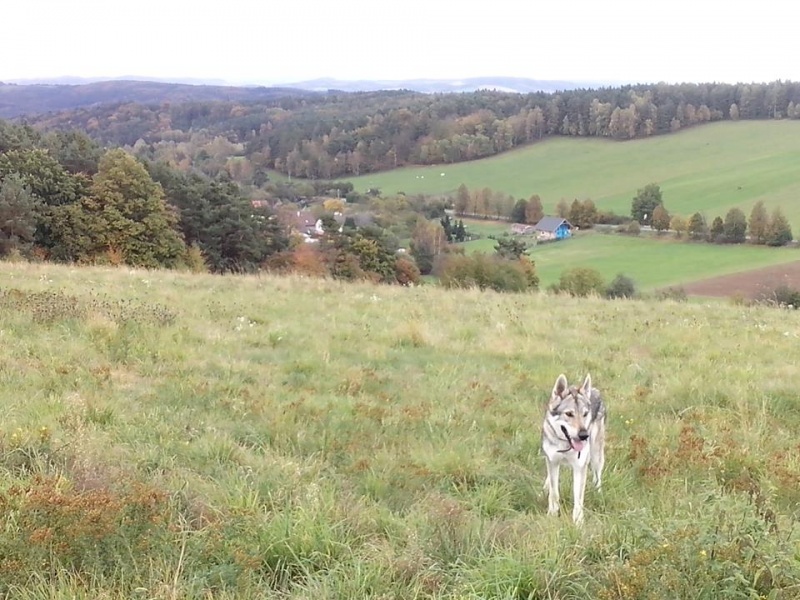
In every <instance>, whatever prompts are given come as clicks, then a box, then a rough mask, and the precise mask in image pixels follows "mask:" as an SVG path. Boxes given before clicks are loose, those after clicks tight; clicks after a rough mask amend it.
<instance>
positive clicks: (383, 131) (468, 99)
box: [26, 81, 800, 188]
mask: <svg viewBox="0 0 800 600" xmlns="http://www.w3.org/2000/svg"><path fill="white" fill-rule="evenodd" d="M798 118H800V84H798V83H794V82H789V81H774V82H771V83H751V84H723V83H709V84H665V83H662V84H655V85H634V86H622V87H613V88H612V87H608V88H600V89H578V90H565V91H561V92H554V93H544V92H540V93H529V94H517V93H507V92H497V91H477V92H472V93H459V94H445V93H442V94H422V93H417V92H409V91H384V92H368V93H335V92H330V93H327V94H318V95H313V94H298V95H295V96H292V95H288V96H284V95H281V96H279V97H275V98H271V99H269V100H264V101H253V102H243V101H194V100H190V101H186V102H162V103H130V102H128V103H115V104H104V105H100V106H96V107H90V108H78V109H74V110H69V111H62V112H56V113H49V114H46V115H40V116H29V117H27V118H26V122H27V123H29V124H31V125H34V126H35V127H36V128H37V129H44V130H49V129H54V128H55V129H65V128H66V129H69V128H78V129H80V130H82V131H84V132H86V133H87V134H88V135H89V136H91V137H92V138H93V139H95V140H96V141H98V142H99V143H101V144H105V145H114V146H122V147H129V148H131V149H133V150H134V152H135V153H136V154H137V155H139V156H142V157H144V158H147V159H149V160H160V161H164V162H166V163H168V164H170V165H172V166H173V167H175V168H177V169H179V170H181V171H184V172H190V171H192V170H198V171H201V172H203V173H205V174H207V175H210V176H212V177H213V176H216V175H218V174H219V173H221V172H222V171H225V172H227V173H228V175H229V176H230V177H231V178H232V179H233V180H234V181H237V182H239V183H242V184H246V185H252V186H254V187H256V188H258V187H261V186H262V185H263V184H264V183H265V182H266V181H267V179H268V178H269V172H270V171H271V170H273V171H278V172H280V173H283V174H285V175H287V176H289V177H294V178H306V179H312V180H314V179H333V178H339V177H346V176H355V175H361V174H365V173H369V172H375V171H380V170H386V169H393V168H396V167H401V166H405V165H427V164H445V163H455V162H460V161H468V160H473V159H478V158H483V157H487V156H492V155H495V154H498V153H501V152H505V151H507V150H511V149H513V148H516V147H519V146H522V145H526V144H531V143H535V142H537V141H539V140H541V139H543V138H546V137H549V136H594V137H604V138H610V139H615V140H628V139H634V138H642V137H648V136H654V135H660V134H665V133H670V132H675V131H678V130H680V129H681V128H685V127H691V126H694V125H699V124H702V123H707V122H710V121H719V120H739V119H798Z"/></svg>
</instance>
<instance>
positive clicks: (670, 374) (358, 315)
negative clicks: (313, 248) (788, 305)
mask: <svg viewBox="0 0 800 600" xmlns="http://www.w3.org/2000/svg"><path fill="white" fill-rule="evenodd" d="M579 242H580V241H579V240H576V243H579ZM0 307H1V308H2V310H0V341H2V343H1V344H0V381H2V386H0V394H2V399H1V401H2V405H3V407H4V411H3V415H4V418H3V421H2V424H0V473H2V477H0V511H2V517H3V519H2V520H3V525H4V527H3V529H2V531H0V596H2V597H9V598H11V597H13V598H22V599H27V598H52V599H62V598H63V599H66V598H70V599H74V598H87V599H88V598H107V599H118V598H119V599H122V598H205V599H207V598H287V599H300V598H315V599H320V598H331V599H333V598H337V599H339V598H359V599H360V598H385V599H388V598H420V599H428V598H430V599H446V598H466V599H468V598H474V599H478V598H508V599H512V598H514V599H517V598H551V599H557V598H558V599H567V598H569V599H576V598H577V599H584V598H585V599H599V600H613V599H628V600H634V599H640V598H692V599H697V598H702V599H705V598H708V599H711V598H721V597H726V598H742V599H744V598H771V599H790V598H797V597H798V596H799V595H800V562H799V560H800V555H798V551H797V548H798V547H800V545H799V544H800V533H799V532H798V530H797V528H796V526H795V521H796V519H797V517H798V515H800V504H799V503H800V452H798V451H799V450H800V445H798V441H797V436H796V433H797V431H798V430H800V408H798V403H797V390H798V389H800V368H798V365H797V362H796V360H794V359H793V358H791V357H793V356H795V355H796V349H797V344H798V337H800V323H798V322H797V320H796V319H794V318H787V317H790V316H792V314H791V313H787V312H783V311H779V310H777V309H768V308H764V307H741V306H733V305H730V306H729V305H719V304H715V305H713V306H706V305H702V304H697V305H689V304H680V303H673V302H664V303H659V304H654V303H648V302H643V301H614V302H611V301H604V300H600V299H588V300H578V299H572V298H560V297H559V298H557V297H553V296H548V295H546V294H532V295H499V294H495V293H482V292H479V291H477V290H465V291H453V292H448V291H445V290H443V289H440V288H437V287H434V286H423V287H419V288H413V289H406V288H400V287H389V286H372V285H368V284H344V283H340V282H334V281H328V280H311V279H301V278H277V277H272V276H241V277H233V276H226V277H222V276H211V275H190V274H181V273H174V272H148V271H141V270H128V269H110V268H72V267H65V266H54V265H28V264H21V263H13V264H12V263H2V264H0ZM562 371H563V372H565V373H566V374H567V375H568V376H569V378H570V380H571V381H572V380H575V379H577V378H579V377H581V376H583V374H584V373H585V372H587V371H590V372H591V373H592V376H593V379H594V381H595V385H596V386H598V387H599V388H601V389H602V390H603V392H604V395H605V398H606V402H607V405H608V407H609V415H610V416H609V424H608V431H609V433H608V450H607V469H606V476H605V480H604V489H603V491H602V493H597V492H596V491H594V490H593V489H589V490H587V515H586V523H585V525H584V527H583V528H582V529H581V530H579V529H576V528H575V527H574V526H573V525H572V523H571V520H570V516H569V515H570V511H571V493H570V491H569V485H570V484H569V481H570V479H571V478H570V477H569V476H568V474H565V475H564V476H563V477H562V496H563V506H562V515H561V516H560V517H557V518H554V517H548V516H547V515H546V514H545V513H546V499H545V497H544V493H543V490H542V483H543V478H544V464H543V459H542V457H541V456H540V451H539V447H540V427H541V420H542V416H543V410H544V407H545V402H546V400H547V398H548V395H549V391H550V389H551V388H552V385H553V382H554V380H555V378H556V376H557V375H558V374H559V373H560V372H562Z"/></svg>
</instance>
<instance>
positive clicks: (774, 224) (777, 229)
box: [766, 207, 792, 246]
mask: <svg viewBox="0 0 800 600" xmlns="http://www.w3.org/2000/svg"><path fill="white" fill-rule="evenodd" d="M791 241H792V228H791V227H790V226H789V221H787V220H786V217H785V216H784V215H783V211H782V210H781V209H780V208H779V207H776V208H775V210H773V211H772V215H771V216H770V219H769V225H768V227H767V233H766V242H767V245H769V246H785V245H786V244H788V243H789V242H791Z"/></svg>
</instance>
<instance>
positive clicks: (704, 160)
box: [348, 121, 800, 227]
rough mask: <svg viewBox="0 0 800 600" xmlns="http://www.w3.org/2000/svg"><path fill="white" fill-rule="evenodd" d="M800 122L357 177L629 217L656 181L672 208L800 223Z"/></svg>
mask: <svg viewBox="0 0 800 600" xmlns="http://www.w3.org/2000/svg"><path fill="white" fill-rule="evenodd" d="M798 164H800V121H747V122H745V121H740V122H724V123H712V124H708V125H703V126H699V127H695V128H692V129H689V130H684V131H681V132H678V133H676V134H670V135H664V136H659V137H654V138H647V139H642V140H632V141H626V142H618V141H611V140H602V139H577V138H552V139H549V140H546V141H544V142H541V143H538V144H533V145H530V146H527V147H525V148H522V149H519V150H514V151H511V152H507V153H505V154H502V155H500V156H495V157H491V158H486V159H482V160H477V161H472V162H467V163H460V164H455V165H439V166H431V167H416V168H407V169H399V170H395V171H387V172H384V173H379V174H371V175H366V176H363V177H356V178H350V179H349V180H348V181H352V182H353V184H354V185H356V186H357V188H358V189H361V190H367V189H369V188H372V187H377V188H379V189H381V190H382V191H383V192H384V193H389V194H392V193H395V192H399V191H402V192H405V193H407V194H416V193H450V192H453V191H455V189H456V188H457V187H458V186H459V185H460V184H462V183H463V184H465V185H466V186H467V187H469V188H470V189H475V190H476V189H480V188H483V187H489V188H491V189H492V190H493V191H502V192H506V193H508V194H512V195H513V196H515V197H518V198H528V197H530V196H531V195H532V194H539V195H540V196H541V197H542V200H543V202H544V206H545V210H547V211H552V210H553V209H554V207H555V205H556V203H557V202H558V201H559V200H560V199H561V198H566V199H567V200H568V201H570V202H571V201H572V200H573V199H574V198H578V199H584V198H591V199H592V200H594V202H595V203H596V204H597V206H598V207H599V208H602V209H607V210H613V211H615V212H617V213H619V214H629V213H630V205H631V199H632V198H633V196H634V195H635V194H636V191H637V189H639V188H642V187H644V186H645V185H646V184H648V183H651V182H656V183H658V184H659V185H660V186H661V189H662V191H663V194H664V203H665V205H666V207H667V209H668V210H669V211H670V212H673V213H678V214H683V215H687V216H688V215H691V214H692V213H693V212H695V211H701V212H703V213H704V214H705V215H706V218H707V220H708V221H709V222H710V221H711V220H712V219H713V218H714V217H715V216H717V215H720V216H723V217H724V215H725V212H727V210H728V209H730V208H732V207H734V206H738V207H740V208H742V209H743V210H745V212H746V213H749V209H750V207H751V206H752V205H753V204H754V203H755V202H756V201H757V200H763V201H764V202H765V204H766V206H767V208H768V210H769V209H771V208H774V207H775V206H780V207H781V208H782V209H783V211H784V213H785V214H786V215H787V217H788V218H789V221H790V222H791V223H793V224H795V226H796V227H800V170H798V168H797V165H798Z"/></svg>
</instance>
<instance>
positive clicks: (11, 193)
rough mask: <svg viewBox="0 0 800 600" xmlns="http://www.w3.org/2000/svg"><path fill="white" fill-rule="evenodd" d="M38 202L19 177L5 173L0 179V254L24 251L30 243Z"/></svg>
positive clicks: (25, 251)
mask: <svg viewBox="0 0 800 600" xmlns="http://www.w3.org/2000/svg"><path fill="white" fill-rule="evenodd" d="M38 204H39V202H38V201H37V200H36V198H34V196H33V195H32V194H31V193H30V190H28V188H27V187H25V184H24V183H23V181H22V179H21V178H20V177H19V176H17V175H8V176H6V178H5V179H4V180H2V181H0V256H7V255H8V254H10V253H11V252H13V251H17V252H20V253H21V254H23V255H25V254H28V252H29V251H30V250H31V248H32V247H33V240H34V232H35V231H36V222H37V220H38V215H37V208H38Z"/></svg>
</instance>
